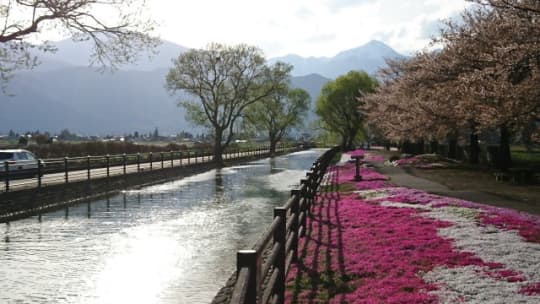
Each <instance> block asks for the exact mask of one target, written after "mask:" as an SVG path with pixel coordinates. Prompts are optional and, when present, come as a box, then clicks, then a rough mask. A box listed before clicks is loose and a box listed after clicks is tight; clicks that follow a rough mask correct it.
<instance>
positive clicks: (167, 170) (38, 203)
mask: <svg viewBox="0 0 540 304" xmlns="http://www.w3.org/2000/svg"><path fill="white" fill-rule="evenodd" d="M303 149H304V148H293V149H289V148H285V149H283V150H281V151H278V153H277V154H278V155H283V154H285V153H291V152H295V151H301V150H303ZM268 156H269V155H268V152H267V151H263V150H258V151H256V153H245V154H244V155H234V156H232V155H231V157H230V158H227V159H226V166H231V165H235V164H240V163H243V162H246V161H252V160H256V159H262V158H266V157H268ZM183 161H184V163H182V160H179V159H177V160H176V164H174V163H173V160H171V163H170V165H169V161H167V162H166V163H167V165H168V166H164V167H161V168H159V162H158V163H157V164H154V166H155V167H154V168H155V169H153V170H150V169H149V168H148V164H147V163H146V164H142V165H146V170H144V168H143V166H141V168H142V169H141V170H139V168H137V167H138V165H137V166H135V165H132V167H133V166H135V168H132V170H128V171H127V174H125V172H126V171H124V174H122V172H121V171H120V172H117V174H111V175H108V174H105V175H104V174H101V175H99V174H95V173H92V174H88V177H91V178H89V179H86V178H82V179H79V180H74V181H73V180H70V182H69V183H62V182H58V181H57V183H56V184H55V183H51V184H49V185H46V186H43V187H35V188H33V187H30V188H26V189H20V190H17V191H11V192H2V193H0V223H4V222H11V221H14V220H18V219H23V218H27V217H30V216H33V215H39V214H42V213H45V212H50V211H53V210H58V209H63V208H65V207H69V206H75V205H77V204H81V203H84V202H88V201H93V200H98V199H101V198H107V197H111V196H114V195H116V194H118V193H120V192H121V191H125V190H129V189H137V188H140V187H146V186H151V185H156V184H161V183H165V182H167V181H172V180H176V179H180V178H185V177H188V176H191V175H194V174H197V173H201V172H204V171H207V170H210V169H213V168H216V164H214V163H213V162H212V161H211V159H209V158H207V159H206V160H204V159H202V160H201V159H199V160H198V161H197V160H196V159H191V161H189V160H186V159H184V160H183ZM162 166H163V163H162ZM117 169H118V168H117ZM119 169H120V170H121V169H122V168H121V167H119ZM133 169H134V170H133ZM96 170H99V169H96ZM82 172H83V176H84V177H86V176H87V175H86V171H82ZM56 175H59V176H61V178H60V180H61V181H62V180H63V175H62V174H56Z"/></svg>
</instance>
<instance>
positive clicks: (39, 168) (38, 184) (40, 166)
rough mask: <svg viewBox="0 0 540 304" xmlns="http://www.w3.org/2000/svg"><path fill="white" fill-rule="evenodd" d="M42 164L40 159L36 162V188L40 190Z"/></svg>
mask: <svg viewBox="0 0 540 304" xmlns="http://www.w3.org/2000/svg"><path fill="white" fill-rule="evenodd" d="M42 169H43V163H42V161H41V159H38V160H37V186H38V188H41V176H43V172H42Z"/></svg>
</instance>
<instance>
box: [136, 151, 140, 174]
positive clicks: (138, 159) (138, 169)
mask: <svg viewBox="0 0 540 304" xmlns="http://www.w3.org/2000/svg"><path fill="white" fill-rule="evenodd" d="M138 172H141V153H139V152H137V173H138Z"/></svg>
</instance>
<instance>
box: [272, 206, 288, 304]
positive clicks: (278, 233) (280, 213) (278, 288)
mask: <svg viewBox="0 0 540 304" xmlns="http://www.w3.org/2000/svg"><path fill="white" fill-rule="evenodd" d="M276 217H280V218H281V221H280V223H279V225H278V227H277V228H276V230H275V231H274V242H275V243H279V244H280V250H279V253H278V254H277V256H276V261H275V262H274V267H275V268H276V269H278V270H279V273H278V276H277V280H276V285H275V286H274V296H277V297H278V303H283V300H284V299H285V262H286V261H285V259H286V258H287V252H285V247H286V246H287V209H285V208H283V207H276V208H274V218H276Z"/></svg>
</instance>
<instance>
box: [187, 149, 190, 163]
mask: <svg viewBox="0 0 540 304" xmlns="http://www.w3.org/2000/svg"><path fill="white" fill-rule="evenodd" d="M187 164H188V166H189V165H190V164H191V151H189V150H188V152H187Z"/></svg>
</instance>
